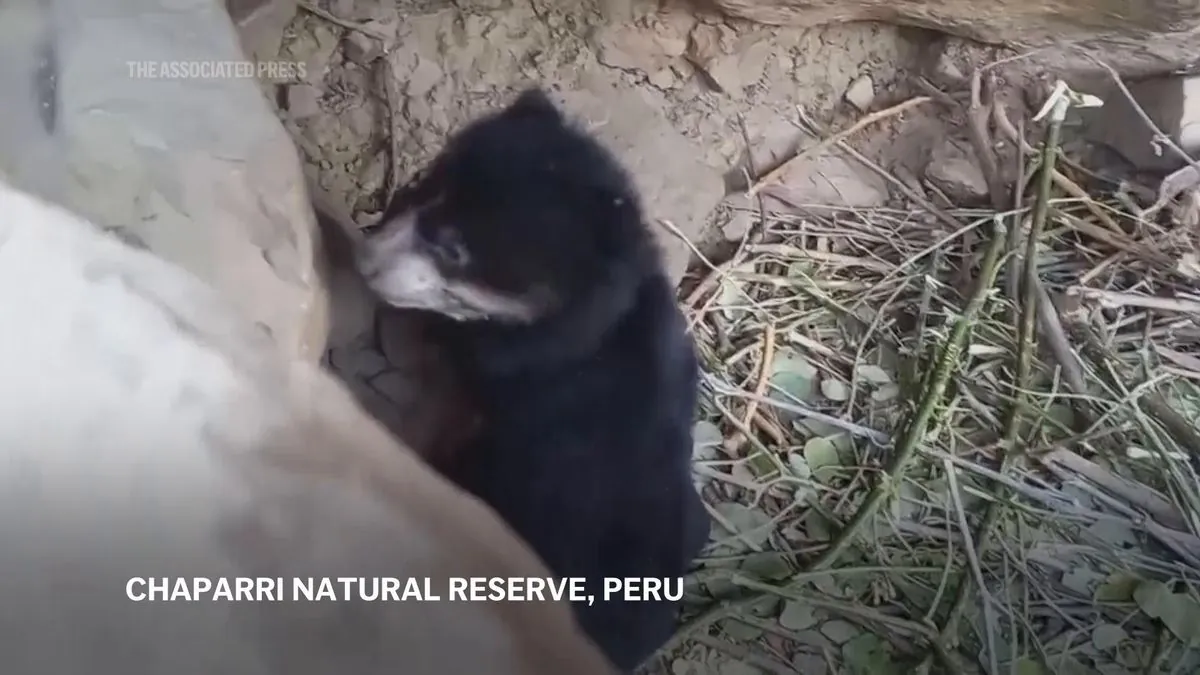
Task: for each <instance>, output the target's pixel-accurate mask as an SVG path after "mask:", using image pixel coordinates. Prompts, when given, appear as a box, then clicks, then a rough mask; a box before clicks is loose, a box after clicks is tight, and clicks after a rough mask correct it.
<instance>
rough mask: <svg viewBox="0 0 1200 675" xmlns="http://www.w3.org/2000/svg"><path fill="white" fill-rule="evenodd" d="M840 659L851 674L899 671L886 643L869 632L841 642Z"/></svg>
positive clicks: (885, 673) (879, 673)
mask: <svg viewBox="0 0 1200 675" xmlns="http://www.w3.org/2000/svg"><path fill="white" fill-rule="evenodd" d="M826 625H828V624H826ZM826 637H828V636H826ZM830 639H832V638H830ZM842 659H843V660H844V661H845V662H846V669H847V670H848V671H849V672H850V673H851V675H893V674H894V673H899V672H900V671H899V667H898V665H897V664H896V663H895V662H894V661H892V655H891V652H890V651H889V649H888V644H887V643H886V642H884V641H883V640H881V639H879V638H878V637H877V636H875V635H873V634H871V633H861V634H860V635H858V636H857V637H855V638H854V639H852V640H850V641H849V642H846V643H845V644H843V645H842Z"/></svg>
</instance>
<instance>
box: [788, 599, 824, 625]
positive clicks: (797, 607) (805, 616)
mask: <svg viewBox="0 0 1200 675" xmlns="http://www.w3.org/2000/svg"><path fill="white" fill-rule="evenodd" d="M779 625H780V626H783V627H784V628H787V629H788V630H796V631H800V630H808V629H809V628H812V627H813V626H815V625H817V616H816V614H815V613H813V607H812V605H810V604H808V603H806V602H799V601H797V600H788V601H786V602H784V603H783V612H781V613H780V614H779Z"/></svg>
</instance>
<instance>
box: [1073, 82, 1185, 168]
mask: <svg viewBox="0 0 1200 675" xmlns="http://www.w3.org/2000/svg"><path fill="white" fill-rule="evenodd" d="M1128 87H1129V92H1130V93H1131V94H1133V97H1134V98H1135V99H1136V100H1137V102H1138V105H1140V106H1141V107H1142V109H1143V110H1144V111H1145V112H1146V114H1147V115H1148V116H1149V117H1150V119H1152V120H1154V124H1155V125H1156V126H1157V127H1158V128H1159V129H1161V130H1162V132H1163V133H1164V134H1166V135H1167V136H1168V137H1170V138H1171V140H1173V141H1174V142H1175V143H1177V144H1178V145H1179V146H1180V147H1182V148H1183V149H1184V150H1185V151H1187V152H1188V154H1190V155H1192V156H1193V157H1195V156H1196V154H1197V152H1198V151H1200V111H1198V110H1197V108H1200V76H1190V77H1189V76H1182V75H1173V76H1167V77H1156V78H1151V79H1147V80H1141V81H1138V82H1130V83H1129V84H1128ZM1094 93H1095V94H1096V95H1098V96H1100V98H1101V99H1103V101H1104V105H1103V106H1100V107H1099V108H1091V109H1087V110H1084V111H1082V117H1083V119H1084V123H1085V128H1086V131H1085V136H1086V137H1087V138H1089V139H1090V140H1093V141H1096V142H1099V143H1103V144H1104V145H1107V146H1109V147H1111V148H1112V149H1113V150H1116V151H1117V152H1118V153H1119V154H1120V155H1121V156H1122V157H1124V158H1125V159H1126V160H1128V161H1129V162H1130V163H1132V164H1133V165H1134V166H1135V167H1136V168H1138V169H1141V170H1143V171H1163V172H1167V171H1173V170H1175V169H1179V168H1182V167H1183V166H1184V165H1185V164H1186V161H1185V160H1183V159H1181V158H1180V157H1179V156H1178V155H1176V154H1175V153H1173V152H1171V151H1170V150H1169V149H1167V148H1165V147H1161V148H1156V143H1155V142H1154V132H1153V131H1151V129H1150V127H1149V125H1147V124H1146V123H1145V121H1143V120H1142V118H1141V116H1140V115H1138V113H1137V111H1136V110H1135V109H1134V107H1133V105H1132V104H1130V102H1129V98H1128V97H1126V96H1125V94H1124V93H1122V92H1121V91H1120V90H1119V89H1118V88H1117V87H1116V86H1115V85H1111V86H1109V87H1108V88H1107V90H1102V91H1097V92H1094ZM1157 145H1160V144H1157ZM1157 150H1161V152H1159V151H1157Z"/></svg>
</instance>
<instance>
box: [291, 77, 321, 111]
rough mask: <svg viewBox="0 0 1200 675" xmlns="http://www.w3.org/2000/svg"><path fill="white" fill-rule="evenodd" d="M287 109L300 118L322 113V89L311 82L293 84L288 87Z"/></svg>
mask: <svg viewBox="0 0 1200 675" xmlns="http://www.w3.org/2000/svg"><path fill="white" fill-rule="evenodd" d="M287 109H288V113H290V114H291V116H292V118H293V119H298V120H299V119H304V118H306V117H312V116H313V115H316V114H318V113H320V112H321V91H320V90H319V89H317V88H316V87H314V86H312V85H311V84H293V85H292V86H290V87H288V88H287Z"/></svg>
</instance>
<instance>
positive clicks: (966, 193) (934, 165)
mask: <svg viewBox="0 0 1200 675" xmlns="http://www.w3.org/2000/svg"><path fill="white" fill-rule="evenodd" d="M925 178H927V179H928V180H929V182H931V183H933V184H934V185H936V186H937V188H938V189H939V190H941V191H942V192H945V193H946V196H947V197H949V198H950V199H952V200H954V201H956V202H957V201H966V202H969V201H976V200H980V199H984V198H986V197H987V196H988V187H987V180H986V179H985V178H984V177H983V169H981V168H979V163H978V162H977V161H976V160H975V153H974V152H973V151H971V150H968V149H964V148H961V147H959V146H958V145H957V144H955V143H951V142H948V143H945V144H943V145H942V146H941V147H939V148H938V149H936V150H934V151H933V156H932V157H931V158H930V160H929V166H927V167H926V168H925Z"/></svg>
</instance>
